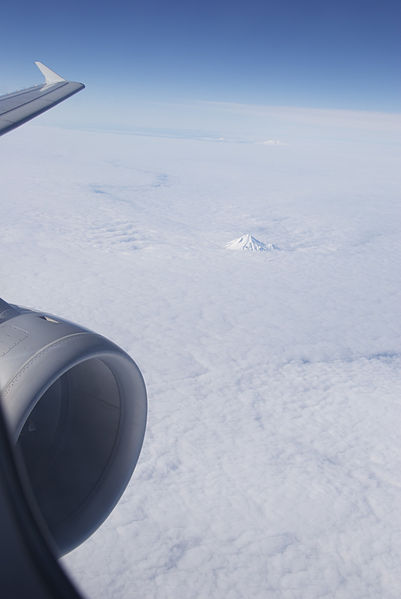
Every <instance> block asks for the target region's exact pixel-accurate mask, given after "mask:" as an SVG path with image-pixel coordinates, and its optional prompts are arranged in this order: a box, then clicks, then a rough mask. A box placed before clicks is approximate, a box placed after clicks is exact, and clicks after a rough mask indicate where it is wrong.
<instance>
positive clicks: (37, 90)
mask: <svg viewBox="0 0 401 599" xmlns="http://www.w3.org/2000/svg"><path fill="white" fill-rule="evenodd" d="M35 64H36V66H37V67H38V68H39V69H40V71H41V72H42V74H43V75H44V77H45V83H44V84H42V85H35V86H34V87H29V88H27V89H23V90H21V91H17V92H14V93H12V94H6V95H5V96H0V135H3V134H4V133H7V132H8V131H11V130H12V129H15V128H16V127H19V126H20V125H22V124H23V123H26V122H27V121H29V120H30V119H33V118H34V117H35V116H38V115H39V114H41V113H42V112H45V110H49V108H52V107H53V106H55V105H56V104H58V103H59V102H62V101H63V100H65V99H66V98H69V97H70V96H72V95H73V94H76V93H77V92H79V91H80V90H81V89H83V88H84V87H85V86H84V84H83V83H77V82H76V81H67V80H66V79H63V78H62V77H60V75H57V73H54V71H51V70H50V69H49V68H48V67H46V66H45V65H44V64H42V63H41V62H36V63H35Z"/></svg>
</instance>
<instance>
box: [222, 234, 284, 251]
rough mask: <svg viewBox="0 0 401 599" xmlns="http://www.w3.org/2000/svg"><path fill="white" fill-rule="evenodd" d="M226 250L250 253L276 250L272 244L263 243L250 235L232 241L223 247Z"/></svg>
mask: <svg viewBox="0 0 401 599" xmlns="http://www.w3.org/2000/svg"><path fill="white" fill-rule="evenodd" d="M225 247H226V248H227V249H228V250H248V251H250V252H269V251H271V250H274V249H276V248H275V246H274V245H273V244H272V243H268V244H266V243H263V241H259V240H258V239H255V237H252V235H251V234H250V233H247V234H246V235H241V237H238V239H233V241H230V242H229V243H227V244H226V246H225Z"/></svg>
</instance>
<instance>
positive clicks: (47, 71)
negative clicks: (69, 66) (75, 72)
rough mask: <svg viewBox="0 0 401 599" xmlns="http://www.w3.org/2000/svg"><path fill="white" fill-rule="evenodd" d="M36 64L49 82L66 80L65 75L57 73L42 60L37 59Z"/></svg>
mask: <svg viewBox="0 0 401 599" xmlns="http://www.w3.org/2000/svg"><path fill="white" fill-rule="evenodd" d="M35 64H36V66H37V67H38V69H39V71H40V72H41V73H42V75H43V76H44V78H45V81H46V83H47V84H51V83H60V81H65V79H64V78H63V77H60V75H57V73H55V72H54V71H52V70H51V69H49V67H47V66H46V65H44V64H43V63H42V62H38V61H35Z"/></svg>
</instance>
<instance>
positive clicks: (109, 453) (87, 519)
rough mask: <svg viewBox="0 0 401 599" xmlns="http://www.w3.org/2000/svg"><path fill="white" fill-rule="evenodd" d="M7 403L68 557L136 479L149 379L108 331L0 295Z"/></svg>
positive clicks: (45, 516) (40, 499)
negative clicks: (96, 330)
mask: <svg viewBox="0 0 401 599" xmlns="http://www.w3.org/2000/svg"><path fill="white" fill-rule="evenodd" d="M0 404H1V406H0V407H1V409H2V411H3V413H4V415H5V419H6V423H7V425H8V430H9V436H10V437H11V439H12V442H13V444H14V445H15V446H16V452H17V454H19V455H20V456H21V457H22V460H21V462H22V464H23V468H24V469H25V471H26V476H25V478H27V479H28V481H29V486H30V489H31V491H32V496H33V497H34V500H35V501H34V502H35V504H36V506H37V508H38V510H39V512H40V514H41V518H42V520H43V521H44V523H45V525H46V527H47V529H48V531H49V533H50V537H51V538H52V540H53V543H54V545H55V546H56V549H57V551H58V555H59V556H61V555H63V554H64V553H66V552H68V551H70V550H71V549H73V548H74V547H76V546H77V545H79V544H80V543H82V542H83V541H84V540H85V539H86V538H87V537H88V536H90V535H91V534H92V532H94V530H95V529H96V528H97V527H98V526H99V525H100V524H101V523H102V522H103V521H104V520H105V518H106V517H107V516H108V515H109V513H110V512H111V510H112V509H113V507H114V506H115V504H116V503H117V501H118V500H119V498H120V496H121V494H122V493H123V491H124V489H125V487H126V485H127V483H128V481H129V480H130V477H131V474H132V472H133V470H134V468H135V465H136V462H137V460H138V457H139V453H140V451H141V447H142V442H143V438H144V433H145V424H146V411H147V401H146V390H145V385H144V381H143V378H142V375H141V373H140V371H139V369H138V367H137V366H136V364H135V363H134V362H133V361H132V359H131V358H130V357H129V356H128V355H127V354H126V353H125V352H124V351H122V350H121V349H120V348H119V347H117V346H116V345H115V344H114V343H112V342H110V341H108V340H107V339H105V338H104V337H102V336H101V335H97V334H96V333H93V332H91V331H89V330H87V329H84V328H82V327H80V326H78V325H76V324H73V323H71V322H67V321H65V320H63V319H61V318H58V317H56V316H52V315H49V314H47V313H43V312H36V311H33V310H29V309H26V308H22V307H19V306H15V305H10V304H8V303H6V302H4V301H3V300H0ZM17 457H18V455H17ZM35 509H36V508H35Z"/></svg>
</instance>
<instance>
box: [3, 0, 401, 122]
mask: <svg viewBox="0 0 401 599" xmlns="http://www.w3.org/2000/svg"><path fill="white" fill-rule="evenodd" d="M400 17H401V4H400V3H399V2H398V1H393V0H384V1H381V2H378V1H372V0H363V1H362V0H348V1H345V0H337V1H336V2H335V3H334V2H324V1H316V0H305V1H303V2H299V1H295V0H281V1H275V2H273V1H270V0H266V1H264V2H262V1H259V2H256V1H255V0H250V1H248V2H245V1H243V2H241V3H240V2H236V1H234V2H228V1H226V0H223V1H220V2H218V1H217V2H211V1H209V0H206V1H203V2H195V1H193V0H187V1H186V2H182V1H177V0H169V1H168V2H167V1H164V2H161V1H160V0H153V1H152V0H150V1H148V2H147V3H145V2H140V3H139V2H136V1H133V2H126V1H117V2H107V3H105V2H97V3H95V2H77V1H75V0H72V1H70V2H69V3H64V4H63V5H62V4H55V3H53V2H39V3H32V2H22V3H18V4H17V5H15V7H12V6H11V5H8V6H6V7H5V8H3V10H2V24H3V27H2V38H1V46H0V47H1V52H0V57H1V58H0V65H1V73H2V76H1V80H2V83H1V91H2V92H5V91H11V90H13V89H16V88H20V87H21V86H26V85H27V84H31V83H36V82H38V81H39V80H40V79H38V75H37V73H36V71H35V68H34V67H33V65H32V62H33V61H34V60H41V61H43V62H44V63H45V64H48V65H49V66H50V67H53V68H54V69H55V70H56V71H58V72H60V74H62V75H63V76H65V77H67V78H70V79H74V80H80V81H83V82H85V83H86V85H87V91H86V92H85V93H86V97H85V99H84V98H83V97H80V98H79V99H78V98H76V99H74V103H75V104H74V109H73V108H69V111H73V110H75V111H76V112H80V111H81V113H82V115H85V118H87V119H90V118H92V119H93V121H95V120H96V118H98V117H97V116H94V115H101V114H102V111H106V112H107V115H108V116H107V118H109V119H110V120H113V116H112V113H113V110H114V111H115V112H118V115H119V121H120V122H121V123H123V121H124V118H125V117H124V115H125V116H126V118H127V121H129V120H130V118H131V115H130V110H131V111H132V108H133V107H139V106H142V107H144V106H146V105H149V103H150V102H159V103H167V104H168V103H177V102H185V103H189V102H197V101H218V102H235V103H241V104H261V105H275V106H301V107H317V108H341V109H354V110H374V111H384V112H398V111H399V110H400V91H401V88H400V84H399V75H400V64H399V56H400V50H401V42H400V39H399V38H400V36H399V23H400ZM82 95H83V94H82ZM88 101H89V103H90V109H86V108H85V106H86V105H87V103H88ZM91 115H92V116H91ZM99 118H101V117H99ZM131 120H132V118H131Z"/></svg>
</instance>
